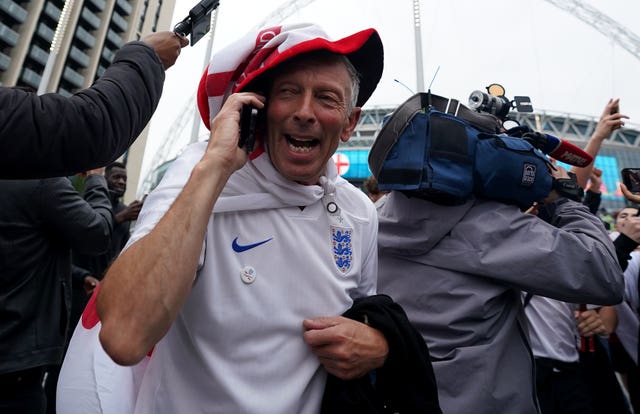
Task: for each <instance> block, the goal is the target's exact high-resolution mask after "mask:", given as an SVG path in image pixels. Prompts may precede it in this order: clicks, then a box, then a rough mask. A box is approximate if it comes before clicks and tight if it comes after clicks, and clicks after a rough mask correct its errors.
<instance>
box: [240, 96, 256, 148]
mask: <svg viewBox="0 0 640 414" xmlns="http://www.w3.org/2000/svg"><path fill="white" fill-rule="evenodd" d="M257 123H258V109H256V108H254V107H253V106H251V105H244V106H243V107H242V110H241V111H240V139H239V140H238V146H239V147H240V148H242V147H244V148H245V150H246V151H247V154H250V153H251V152H252V151H253V146H254V144H255V141H256V124H257Z"/></svg>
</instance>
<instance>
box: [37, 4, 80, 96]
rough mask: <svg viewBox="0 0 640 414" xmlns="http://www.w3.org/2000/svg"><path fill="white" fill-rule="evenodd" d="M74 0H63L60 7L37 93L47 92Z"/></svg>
mask: <svg viewBox="0 0 640 414" xmlns="http://www.w3.org/2000/svg"><path fill="white" fill-rule="evenodd" d="M74 1H75V0H65V2H64V6H63V7H62V13H60V20H58V24H57V26H56V31H55V32H54V34H53V40H51V48H50V49H49V57H48V58H47V63H46V65H45V66H44V71H43V72H42V78H40V85H38V95H42V94H43V93H46V92H47V87H48V86H49V81H50V80H51V73H52V72H53V67H54V66H55V64H56V59H57V57H58V50H60V43H61V42H62V39H63V38H64V35H65V33H66V31H67V24H68V23H69V15H70V14H71V9H72V8H73V3H74Z"/></svg>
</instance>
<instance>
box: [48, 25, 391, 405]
mask: <svg viewBox="0 0 640 414" xmlns="http://www.w3.org/2000/svg"><path fill="white" fill-rule="evenodd" d="M319 49H322V50H329V51H333V52H336V53H340V54H345V55H348V57H349V59H350V60H351V61H352V63H354V66H356V68H357V69H358V70H359V71H360V73H361V74H362V75H363V76H362V80H361V86H360V93H359V95H358V106H361V105H363V104H364V102H365V101H366V100H367V99H368V98H369V96H370V95H371V93H372V92H373V90H374V89H375V87H376V85H377V83H378V81H379V79H380V76H381V74H382V43H381V41H380V38H379V36H378V34H377V32H376V31H375V30H374V29H366V30H363V31H360V32H357V33H355V34H353V35H351V36H348V37H346V38H343V39H340V40H337V41H331V40H330V39H329V38H328V36H327V35H326V34H325V33H324V32H323V31H322V29H320V28H319V27H318V26H315V25H310V24H294V25H282V26H278V27H273V28H269V29H264V30H260V31H255V32H253V33H250V34H248V35H246V36H245V37H243V38H241V39H240V40H239V41H237V42H235V43H233V44H231V45H230V46H228V47H226V48H225V49H223V50H221V51H220V52H219V53H217V54H216V55H214V56H213V58H212V60H211V63H210V64H209V66H208V68H207V70H206V71H205V73H204V74H203V76H202V79H201V82H200V85H199V88H198V107H199V110H200V113H201V116H202V119H203V122H204V123H205V125H207V127H209V122H210V119H211V118H212V117H214V116H215V115H216V114H217V113H218V111H219V110H220V108H221V107H222V104H223V102H224V100H225V99H226V98H227V97H228V96H229V95H230V94H231V93H233V92H237V91H242V90H244V88H247V87H248V86H250V85H251V83H252V82H253V81H255V80H256V78H257V77H258V76H259V75H260V74H262V73H264V72H265V71H268V70H269V69H271V68H273V67H274V66H276V65H278V64H279V63H282V62H284V61H286V60H288V59H290V58H291V57H293V56H296V55H298V54H301V53H305V52H309V51H313V50H319ZM205 148H206V143H197V144H194V145H191V146H190V147H189V148H187V149H186V150H185V152H184V153H183V154H182V155H181V157H179V159H178V160H176V162H175V163H174V165H172V166H171V168H170V170H169V171H168V172H167V175H166V176H165V178H164V179H163V181H162V183H161V184H160V186H162V187H164V188H165V189H166V188H172V189H173V190H174V191H173V192H172V193H173V194H172V196H170V197H167V198H166V199H162V198H163V196H160V195H158V196H156V195H155V194H154V193H153V192H152V193H151V194H150V195H149V197H148V199H147V201H146V202H145V207H146V206H147V205H148V204H147V203H149V205H151V204H155V205H163V206H164V207H163V208H160V209H159V210H160V211H162V213H164V211H166V209H168V208H169V206H170V205H171V203H172V202H173V200H174V199H175V197H177V195H178V193H179V191H180V190H181V188H182V187H183V186H184V184H185V183H186V181H187V179H188V177H189V172H190V171H191V169H192V168H193V165H195V164H196V163H197V161H198V160H199V159H200V157H201V155H202V153H203V152H204V149H205ZM321 181H322V182H321V184H322V185H321V186H303V185H293V186H292V185H291V183H290V182H287V180H286V179H284V178H283V177H281V176H280V175H279V174H278V173H277V172H276V171H275V169H274V168H273V166H272V164H271V162H270V160H269V158H268V156H267V154H266V152H265V149H264V145H263V144H262V142H261V140H260V139H259V137H258V140H257V141H256V145H255V149H254V151H253V152H252V154H251V156H250V161H249V162H247V164H246V165H245V166H244V167H243V168H242V169H240V170H238V171H237V172H236V173H234V174H233V175H232V176H231V178H230V179H229V182H228V183H227V185H226V186H225V189H224V191H223V193H222V194H221V196H220V198H219V199H218V200H217V202H216V205H215V207H214V211H228V210H233V209H235V210H238V209H245V210H246V209H251V208H256V209H257V208H268V207H278V206H283V205H294V206H299V205H307V204H308V203H312V202H314V201H317V200H318V199H320V198H322V197H324V196H325V195H326V194H327V193H334V192H335V191H336V187H340V186H341V185H349V186H350V184H348V183H347V181H346V180H344V179H342V178H341V177H339V176H338V175H337V171H336V167H335V164H334V163H333V162H332V161H331V160H330V161H329V163H328V165H327V170H326V171H325V176H324V177H323V179H322V180H321ZM163 194H166V192H163ZM145 214H149V215H152V214H154V213H153V212H149V213H147V212H146V209H145V208H143V209H142V211H141V214H140V217H139V219H138V221H139V222H141V221H143V220H142V218H143V217H144V215H145ZM159 219H160V217H151V218H149V219H147V220H146V222H145V225H146V226H149V227H150V228H152V227H153V226H154V225H155V223H156V222H157V221H158V220H159ZM136 233H137V232H136ZM143 233H144V232H143ZM133 242H135V240H134V239H133V238H132V240H130V242H129V244H128V246H129V245H131V243H133ZM99 288H100V286H98V287H97V288H96V290H95V292H94V294H93V296H92V298H91V300H90V301H89V303H88V304H87V306H86V308H85V310H84V313H83V315H82V318H81V320H80V321H79V323H78V325H77V326H76V328H75V330H74V333H73V336H72V338H71V341H70V343H69V347H68V350H67V353H66V355H65V359H64V362H63V365H62V369H61V371H60V377H59V380H58V388H57V397H56V408H57V412H58V413H59V414H87V413H103V414H127V413H132V412H133V411H134V409H135V404H136V398H137V393H138V389H139V386H140V382H141V379H142V376H143V375H144V371H145V368H146V366H147V363H148V361H149V358H152V357H153V353H152V350H150V352H149V354H148V355H147V356H146V357H145V358H144V359H143V360H142V361H141V362H140V363H138V364H137V365H135V366H131V367H124V366H120V365H117V364H115V363H114V362H113V361H112V360H111V358H110V357H109V356H108V355H107V354H106V353H105V351H104V350H103V348H102V346H101V344H100V342H99V338H98V335H99V332H100V326H101V325H100V321H99V318H98V314H97V311H96V297H97V295H98V292H99Z"/></svg>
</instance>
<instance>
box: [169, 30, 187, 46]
mask: <svg viewBox="0 0 640 414" xmlns="http://www.w3.org/2000/svg"><path fill="white" fill-rule="evenodd" d="M173 34H174V35H176V37H177V38H178V42H180V47H181V48H183V47H185V46H187V45H188V44H189V39H187V36H185V35H184V34H182V33H175V32H174V33H173Z"/></svg>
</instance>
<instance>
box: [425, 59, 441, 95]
mask: <svg viewBox="0 0 640 414" xmlns="http://www.w3.org/2000/svg"><path fill="white" fill-rule="evenodd" d="M438 72H440V65H438V67H437V68H436V73H434V74H433V78H431V83H429V88H427V92H429V93H431V85H433V81H435V80H436V76H438Z"/></svg>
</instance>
